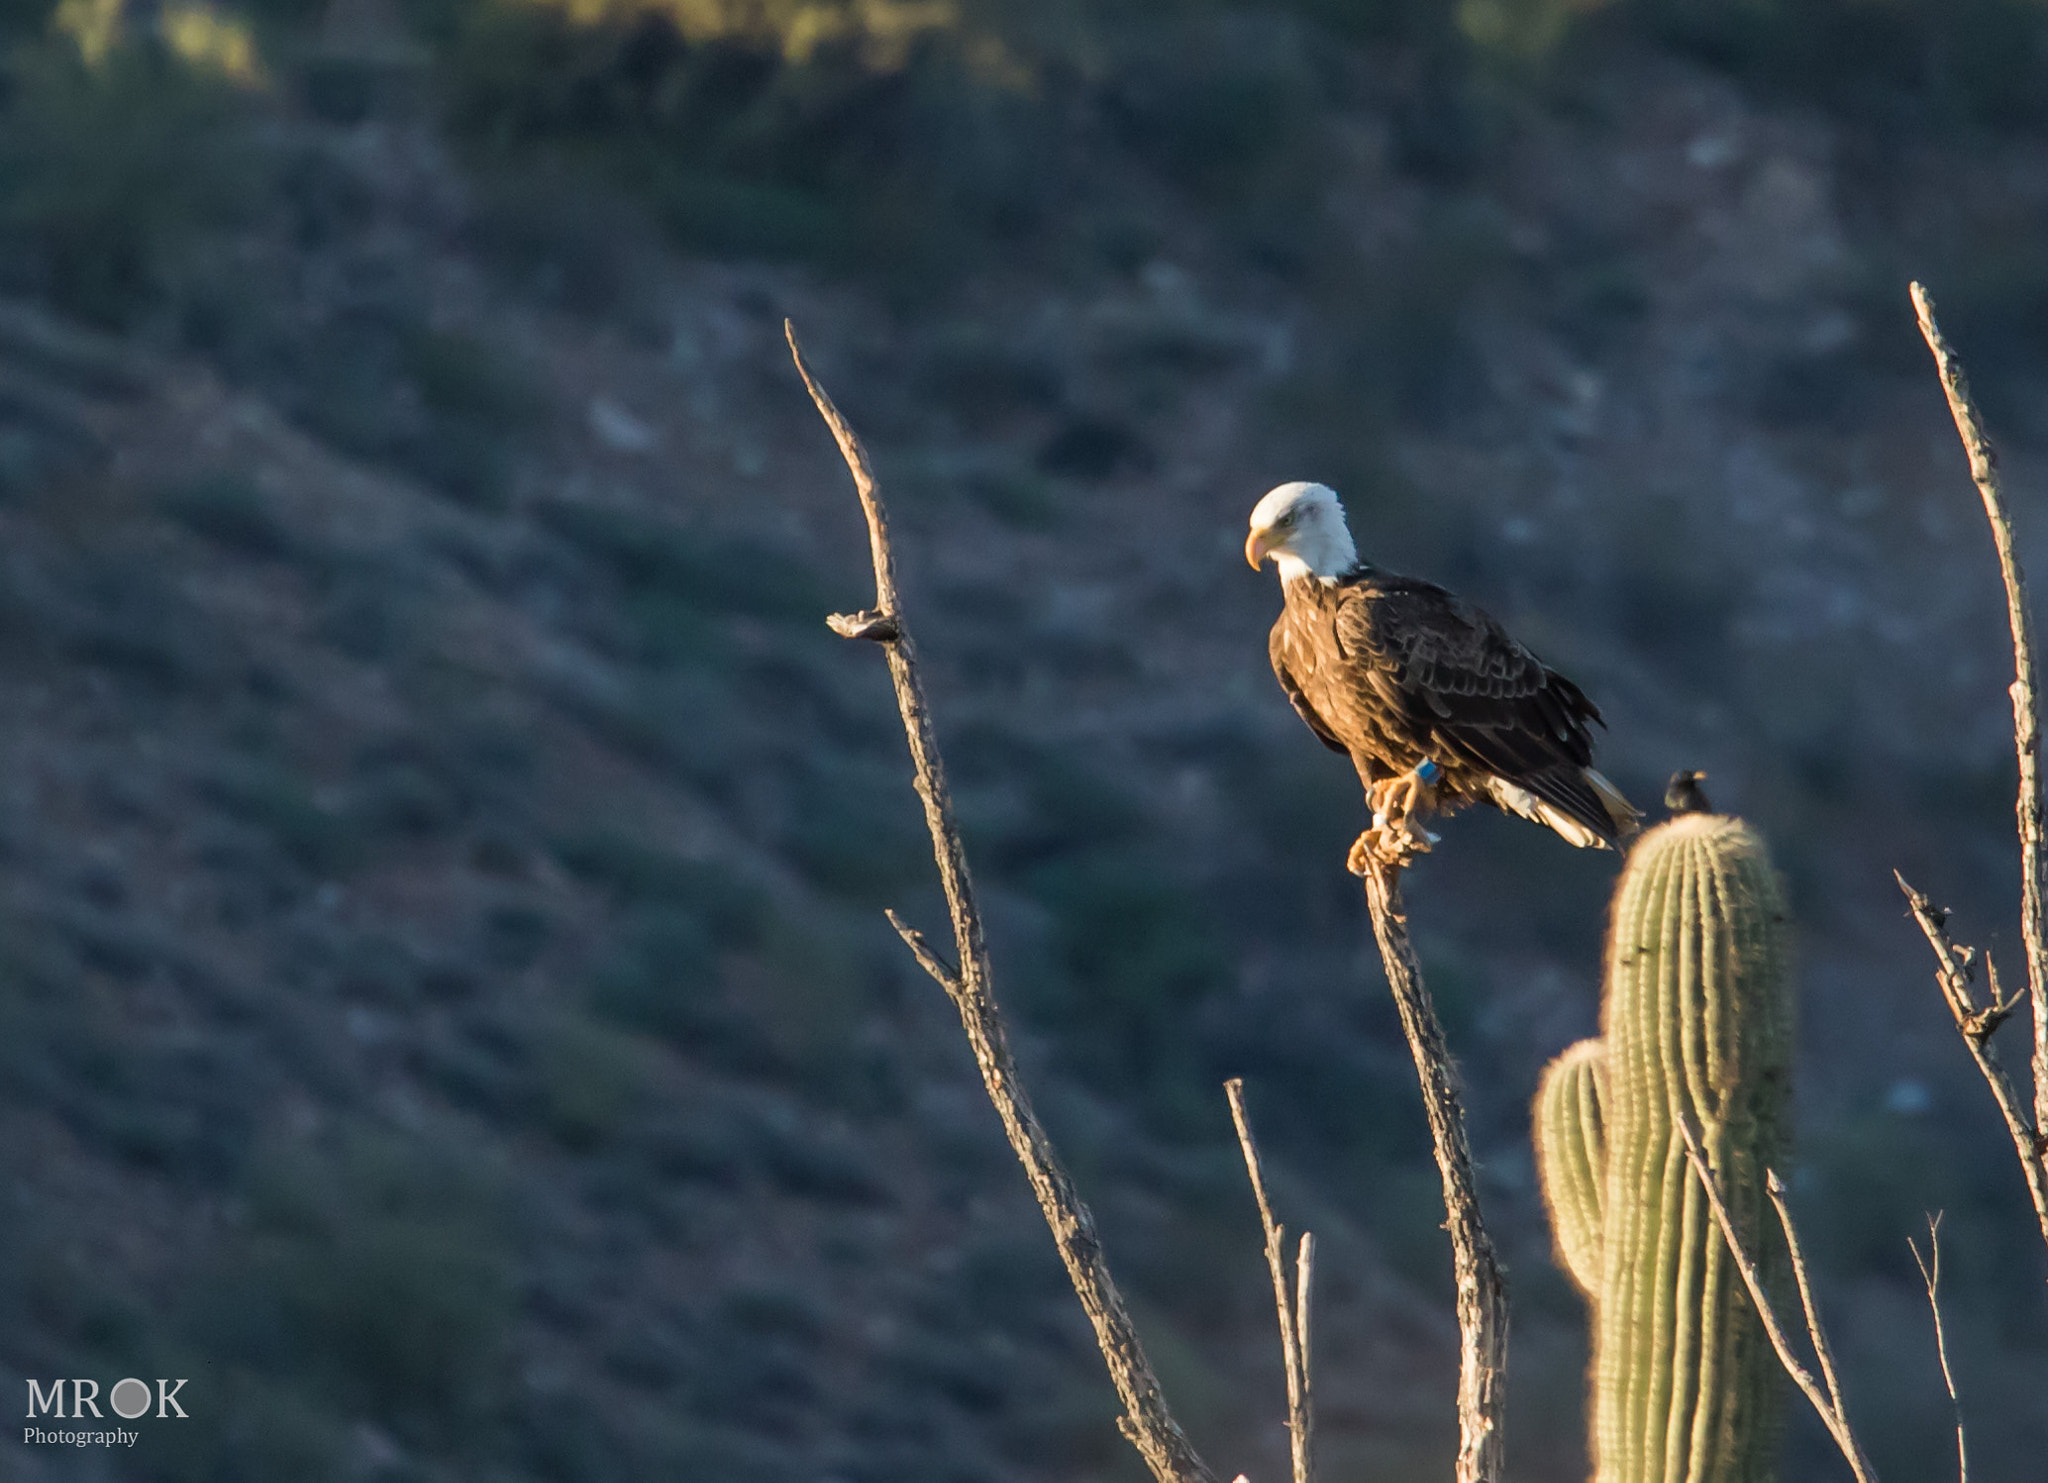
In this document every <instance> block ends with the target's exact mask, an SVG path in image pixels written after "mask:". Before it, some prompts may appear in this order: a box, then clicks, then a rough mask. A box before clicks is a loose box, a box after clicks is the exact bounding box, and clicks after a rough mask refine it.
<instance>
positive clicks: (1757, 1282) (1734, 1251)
mask: <svg viewBox="0 0 2048 1483" xmlns="http://www.w3.org/2000/svg"><path fill="white" fill-rule="evenodd" d="M1675 1121H1676V1123H1677V1127H1678V1132H1679V1136H1680V1137H1681V1138H1683V1139H1684V1140H1685V1156H1686V1158H1688V1159H1689V1160H1691V1162H1692V1169H1693V1173H1694V1174H1696V1175H1698V1176H1699V1181H1700V1187H1701V1188H1702V1189H1703V1190H1705V1191H1706V1195H1707V1204H1708V1206H1709V1207H1710V1208H1711V1209H1712V1210H1713V1212H1714V1223H1715V1224H1716V1225H1718V1226H1719V1227H1720V1228H1721V1239H1722V1240H1723V1241H1726V1242H1727V1243H1728V1254H1729V1256H1730V1257H1732V1258H1733V1259H1734V1261H1735V1270H1736V1271H1737V1272H1739V1273H1740V1274H1741V1275H1742V1285H1743V1286H1744V1287H1746V1288H1748V1289H1749V1300H1750V1302H1751V1303H1752V1304H1754V1305H1755V1307H1756V1316H1757V1317H1758V1318H1759V1319H1760V1320H1762V1322H1763V1326H1764V1333H1765V1334H1766V1335H1767V1336H1768V1337H1769V1338H1770V1341H1771V1348H1772V1349H1774V1350H1776V1351H1777V1354H1778V1363H1779V1364H1781V1365H1783V1366H1784V1367H1785V1373H1786V1374H1788V1375H1790V1376H1791V1377H1792V1383H1793V1384H1794V1385H1797V1386H1798V1387H1799V1390H1800V1393H1801V1394H1803V1395H1804V1396H1805V1397H1806V1399H1807V1401H1808V1402H1809V1403H1810V1404H1811V1405H1812V1406H1813V1409H1814V1412H1815V1414H1816V1415H1818V1416H1819V1417H1820V1421H1821V1425H1822V1426H1824V1427H1826V1428H1827V1431H1828V1435H1829V1436H1830V1437H1832V1438H1834V1442H1835V1446H1836V1447H1838V1448H1840V1449H1841V1453H1842V1456H1843V1458H1844V1459H1846V1460H1847V1462H1848V1464H1849V1471H1850V1472H1852V1473H1854V1474H1855V1475H1856V1480H1857V1483H1877V1474H1876V1473H1874V1472H1873V1471H1871V1467H1870V1459H1869V1458H1867V1457H1865V1456H1864V1455H1863V1448H1862V1446H1861V1445H1860V1444H1859V1443H1858V1442H1857V1440H1856V1435H1855V1433H1854V1432H1852V1431H1851V1430H1850V1429H1849V1418H1848V1416H1847V1415H1846V1414H1845V1413H1844V1412H1843V1411H1842V1408H1841V1401H1840V1394H1841V1388H1840V1386H1838V1385H1837V1384H1836V1383H1835V1374H1834V1357H1833V1355H1832V1354H1831V1353H1830V1352H1829V1350H1828V1347H1827V1339H1826V1337H1825V1335H1824V1334H1823V1333H1822V1331H1821V1325H1820V1315H1819V1314H1818V1313H1816V1312H1815V1311H1814V1308H1813V1303H1812V1295H1811V1293H1810V1292H1809V1291H1808V1289H1807V1286H1806V1276H1805V1271H1804V1267H1805V1263H1804V1261H1803V1260H1801V1259H1800V1258H1798V1257H1797V1255H1796V1253H1797V1251H1798V1239H1797V1237H1795V1236H1794V1235H1793V1232H1792V1217H1791V1216H1790V1215H1789V1214H1788V1213H1787V1212H1786V1209H1785V1206H1784V1203H1783V1201H1782V1200H1781V1199H1779V1198H1778V1197H1777V1195H1776V1194H1775V1193H1774V1194H1773V1197H1772V1203H1773V1204H1775V1205H1776V1206H1777V1207H1778V1220H1779V1222H1780V1223H1781V1224H1782V1225H1783V1226H1784V1228H1785V1240H1786V1244H1787V1245H1788V1246H1789V1247H1791V1249H1792V1250H1793V1252H1794V1253H1795V1257H1794V1261H1793V1270H1794V1271H1795V1272H1797V1273H1798V1274H1799V1294H1800V1297H1801V1299H1802V1300H1803V1301H1804V1303H1805V1307H1806V1331H1807V1333H1808V1335H1809V1336H1810V1337H1811V1338H1812V1339H1813V1344H1814V1352H1815V1353H1816V1354H1818V1355H1819V1356H1821V1368H1822V1370H1823V1371H1824V1372H1825V1373H1826V1375H1827V1383H1828V1391H1829V1393H1828V1394H1823V1393H1822V1391H1821V1388H1820V1383H1819V1382H1818V1381H1816V1380H1815V1379H1814V1378H1813V1374H1812V1372H1811V1371H1809V1370H1808V1369H1807V1368H1806V1366H1805V1365H1803V1364H1801V1363H1800V1362H1799V1358H1798V1356H1797V1355H1795V1354H1794V1353H1793V1352H1792V1341H1791V1340H1790V1339H1789V1338H1787V1337H1786V1335H1785V1329H1784V1326H1783V1325H1782V1324H1780V1323H1779V1322H1778V1314H1777V1311H1776V1310H1775V1309H1774V1308H1772V1306H1771V1298H1770V1294H1769V1293H1767V1292H1766V1291H1765V1290H1764V1280H1763V1274H1762V1273H1760V1272H1759V1271H1758V1270H1757V1265H1756V1261H1755V1259H1754V1258H1752V1257H1751V1256H1750V1254H1749V1252H1748V1251H1747V1250H1746V1249H1744V1247H1743V1244H1742V1237H1741V1236H1740V1235H1739V1234H1737V1232H1736V1229H1735V1221H1734V1219H1733V1217H1731V1216H1730V1215H1729V1214H1728V1205H1727V1202H1726V1201H1725V1200H1723V1199H1722V1198H1721V1185H1720V1182H1719V1181H1718V1180H1716V1179H1715V1178H1714V1174H1713V1171H1712V1170H1711V1169H1709V1168H1708V1167H1707V1156H1706V1155H1705V1154H1704V1153H1703V1152H1701V1151H1700V1139H1699V1134H1698V1133H1697V1132H1695V1131H1694V1129H1693V1126H1692V1123H1691V1122H1690V1121H1689V1120H1688V1119H1686V1118H1683V1117H1680V1118H1677V1119H1675ZM1769 1180H1770V1183H1771V1184H1774V1185H1775V1184H1777V1182H1778V1181H1777V1176H1776V1175H1775V1174H1772V1175H1770V1176H1769ZM1831 1397H1832V1398H1831Z"/></svg>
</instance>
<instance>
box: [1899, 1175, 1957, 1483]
mask: <svg viewBox="0 0 2048 1483" xmlns="http://www.w3.org/2000/svg"><path fill="white" fill-rule="evenodd" d="M1906 1246H1907V1248H1908V1249H1909V1250H1911V1251H1912V1253H1913V1265H1915V1266H1916V1267H1918V1268H1919V1269H1920V1281H1921V1282H1922V1283H1923V1284H1924V1285H1925V1286H1926V1288H1927V1306H1928V1308H1929V1309H1930V1310H1931V1311H1932V1312H1933V1314H1934V1352H1935V1354H1936V1355H1937V1356H1939V1357H1940V1359H1941V1379H1942V1383H1943V1384H1944V1385H1946V1386H1947V1387H1948V1404H1949V1409H1950V1410H1952V1411H1954V1412H1955V1416H1956V1483H1970V1442H1969V1438H1968V1437H1966V1436H1965V1435H1964V1434H1963V1399H1962V1397H1961V1396H1959V1395H1958V1394H1956V1372H1955V1371H1954V1370H1952V1369H1950V1368H1949V1363H1948V1327H1947V1325H1946V1324H1944V1323H1943V1322H1942V1321H1941V1217H1940V1216H1939V1215H1930V1216H1928V1217H1927V1255H1926V1256H1924V1257H1923V1256H1922V1255H1920V1246H1919V1243H1917V1242H1916V1241H1914V1239H1913V1238H1912V1237H1911V1236H1908V1237H1907V1238H1906Z"/></svg>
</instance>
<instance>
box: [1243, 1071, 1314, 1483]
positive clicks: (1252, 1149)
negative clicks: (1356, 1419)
mask: <svg viewBox="0 0 2048 1483" xmlns="http://www.w3.org/2000/svg"><path fill="white" fill-rule="evenodd" d="M1223 1094H1224V1096H1226V1097H1227V1098H1229V1099H1230V1120H1231V1121H1232V1122H1234V1123H1236V1124H1237V1146H1238V1147H1239V1148H1241V1149H1242V1150H1244V1167H1245V1172H1246V1173H1247V1174H1249V1175H1250V1176H1251V1181H1252V1197H1253V1198H1254V1199H1256V1200H1257V1201H1258V1202H1259V1224H1260V1225H1261V1226H1262V1227H1264V1228H1265V1232H1266V1266H1267V1267H1268V1268H1269V1269H1270V1270H1271V1271H1272V1274H1273V1306H1274V1307H1275V1308H1277V1309H1278V1310H1279V1313H1280V1358H1281V1362H1282V1363H1283V1364H1284V1365H1285V1366H1286V1367H1287V1436H1288V1440H1289V1442H1290V1443H1291V1444H1292V1451H1293V1454H1294V1483H1309V1480H1310V1479H1311V1477H1312V1476H1313V1475H1314V1471H1315V1464H1314V1448H1313V1442H1314V1434H1313V1432H1312V1431H1311V1429H1310V1417H1309V1380H1308V1294H1309V1281H1310V1274H1311V1273H1312V1272H1313V1270H1314V1264H1315V1238H1314V1237H1313V1236H1311V1235H1309V1234H1308V1233H1307V1232H1303V1233H1302V1237H1301V1254H1300V1255H1299V1256H1298V1257H1297V1258H1296V1259H1295V1264H1294V1278H1295V1292H1294V1297H1293V1300H1292V1301H1290V1300H1289V1296H1288V1291H1287V1256H1286V1253H1285V1251H1284V1250H1283V1249H1282V1246H1281V1238H1282V1236H1283V1235H1284V1234H1285V1230H1286V1228H1285V1227H1283V1226H1281V1225H1278V1224H1276V1223H1275V1221H1274V1220H1273V1207H1272V1205H1271V1204H1269V1203H1268V1202H1267V1200H1266V1179H1265V1174H1264V1171H1263V1170H1262V1169H1261V1168H1260V1165H1259V1145H1258V1142H1257V1140H1255V1139H1254V1138H1253V1137H1252V1124H1251V1119H1250V1118H1249V1117H1248V1116H1246V1114H1245V1110H1244V1079H1243V1078H1242V1077H1237V1076H1233V1077H1231V1078H1230V1080H1228V1081H1226V1082H1224V1083H1223Z"/></svg>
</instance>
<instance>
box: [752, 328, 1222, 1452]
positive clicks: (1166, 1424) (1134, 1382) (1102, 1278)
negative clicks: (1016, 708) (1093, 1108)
mask: <svg viewBox="0 0 2048 1483" xmlns="http://www.w3.org/2000/svg"><path fill="white" fill-rule="evenodd" d="M783 331H784V333H785V334H786V335H787V336H788V339H789V351H790V355H791V356H792V357H793V358H794V359H795V361H796V368H797V373H798V374H799V375H801V376H802V377H803V380H804V385H805V387H806V388H808V389H809V391H810V394H811V400H812V401H813V402H814V403H816V405H817V408H818V414H819V415H820V416H821V417H823V418H824V419H825V425H826V426H827V427H829V428H830V429H831V430H832V436H833V438H834V440H836V441H837V442H838V444H839V451H840V454H841V455H842V456H843V457H844V458H845V460H846V466H847V468H848V469H850V470H851V471H852V473H853V484H854V489H855V491H856V492H857V493H858V494H859V495H860V502H861V508H862V510H863V511H864V512H865V513H866V515H867V525H868V545H869V548H870V552H871V554H872V555H873V557H874V565H875V606H874V607H873V609H871V610H870V611H868V612H865V613H855V614H835V615H834V616H833V617H832V618H831V619H830V620H828V621H829V622H830V625H831V627H832V629H833V631H834V632H835V633H838V634H841V635H843V636H845V637H848V638H863V639H869V640H872V641H874V642H877V643H879V644H881V645H882V648H883V651H884V653H886V654H887V655H888V659H889V676H890V678H891V679H892V680H893V681H894V682H895V686H896V706H897V709H898V710H899V711H901V712H902V714H903V731H904V735H905V736H906V737H907V738H908V740H909V743H910V758H911V763H912V765H913V767H914V769H915V773H916V778H915V786H916V788H917V794H918V797H919V798H921V799H922V800H923V801H924V816H925V824H926V826H927V827H928V828H929V829H930V831H931V837H932V854H933V856H934V858H935V859H936V860H937V861H938V867H939V882H940V884H941V885H942V886H944V888H945V892H946V904H947V906H948V907H949V908H950V910H951V913H952V919H953V941H954V945H955V949H956V951H957V953H958V955H959V960H960V967H959V970H958V971H957V972H954V971H952V970H950V969H948V968H947V967H946V966H945V964H944V963H942V962H941V961H940V960H939V958H938V955H937V954H936V953H934V952H932V950H931V949H930V947H929V946H928V945H926V944H925V943H924V941H923V938H922V937H921V936H919V935H918V934H917V933H915V932H914V931H912V930H911V929H909V928H907V927H906V926H905V925H904V924H903V923H902V922H901V921H900V920H898V919H896V918H895V916H894V915H893V914H892V915H891V918H890V921H891V925H893V926H894V927H895V928H896V930H897V931H898V932H899V933H901V934H902V935H903V937H904V940H905V941H906V942H907V943H908V944H909V946H910V949H911V951H912V952H913V953H914V954H916V956H917V960H918V962H919V963H920V964H921V965H923V967H924V969H925V971H926V972H927V973H929V974H931V976H932V977H933V978H934V979H936V980H937V981H938V983H939V986H940V987H941V988H943V989H945V991H946V993H947V994H948V995H949V996H950V997H951V998H952V1000H953V1004H954V1007H955V1008H957V1009H958V1010H959V1012H960V1023H961V1025H962V1026H963V1027H965V1029H966V1031H967V1039H968V1043H969V1044H970V1045H972V1046H973V1048H974V1059H975V1062H976V1064H977V1065H978V1066H979V1067H980V1068H981V1079H982V1084H983V1085H984V1086H986V1087H987V1089H988V1096H989V1101H991V1102H992V1103H994V1104H995V1109H996V1113H997V1115H998V1116H999V1117H1000V1118H1001V1119H1002V1123H1003V1131H1004V1132H1005V1133H1006V1134H1007V1135H1008V1136H1009V1140H1010V1147H1011V1148H1012V1149H1013V1150H1015V1152H1016V1155H1017V1159H1018V1162H1019V1163H1021V1164H1023V1166H1024V1173H1025V1176H1026V1178H1028V1179H1029V1180H1030V1182H1031V1190H1032V1193H1033V1194H1035V1195H1036V1196H1037V1197H1038V1203H1039V1207H1040V1208H1041V1209H1042V1210H1043V1211H1044V1212H1045V1220H1046V1224H1047V1225H1048V1226H1050V1227H1051V1228H1052V1235H1053V1241H1054V1243H1055V1244H1056V1245H1057V1246H1058V1248H1059V1253H1060V1260H1061V1261H1062V1262H1064V1263H1065V1264H1066V1268H1067V1276H1068V1278H1069V1280H1071V1281H1072V1283H1073V1285H1074V1292H1075V1294H1076V1295H1077V1296H1078V1297H1079V1298H1080V1299H1081V1307H1082V1308H1083V1309H1084V1310H1085V1311H1086V1312H1087V1314H1088V1321H1089V1323H1090V1324H1092V1325H1093V1326H1094V1329H1095V1341H1096V1343H1097V1344H1098V1345H1099V1346H1100V1347H1101V1349H1102V1357H1103V1360H1104V1361H1105V1362H1106V1363H1107V1364H1108V1366H1109V1376H1110V1379H1111V1381H1112V1382H1113V1383H1114V1384H1115V1385H1116V1389H1117V1395H1118V1396H1119V1398H1121V1400H1122V1401H1123V1405H1124V1415H1123V1416H1122V1417H1120V1418H1118V1421H1117V1426H1118V1429H1119V1430H1120V1431H1122V1432H1123V1434H1124V1436H1125V1437H1126V1438H1128V1439H1129V1440H1130V1443H1131V1445H1132V1446H1133V1447H1135V1448H1137V1449H1138V1453H1139V1455H1140V1456H1141V1457H1143V1458H1144V1459H1145V1465H1146V1466H1147V1467H1149V1468H1150V1469H1151V1470H1152V1475H1153V1476H1154V1477H1155V1478H1157V1479H1159V1480H1160V1483H1214V1475H1213V1474H1212V1473H1211V1472H1210V1471H1209V1469H1208V1468H1207V1467H1206V1466H1205V1465H1204V1464H1203V1462H1202V1460H1201V1458H1200V1457H1199V1456H1197V1455H1196V1453H1195V1449H1194V1447H1193V1446H1192V1445H1191V1444H1190V1443H1189V1442H1188V1439H1187V1437H1186V1436H1185V1435H1184V1434H1183V1433H1182V1431H1181V1429H1180V1426H1179V1425H1178V1424H1177V1423H1176V1422H1175V1421H1174V1419H1173V1416H1172V1414H1171V1413H1170V1412H1169V1411H1168V1410H1167V1407H1166V1398H1165V1396H1164V1395H1162V1394H1161V1392H1160V1389H1159V1380H1158V1377H1157V1376H1155V1375H1154V1374H1153V1372H1152V1366H1151V1364H1150V1362H1149V1361H1148V1360H1147V1359H1146V1358H1145V1351H1144V1348H1143V1346H1142V1345H1140V1344H1139V1342H1138V1335H1137V1330H1136V1329H1135V1328H1133V1326H1132V1324H1131V1318H1130V1314H1129V1313H1128V1312H1127V1311H1126V1310H1125V1308H1124V1302H1123V1298H1122V1296H1121V1295H1120V1294H1119V1293H1118V1292H1117V1289H1116V1284H1115V1282H1114V1281H1112V1280H1111V1278H1110V1275H1109V1267H1108V1265H1107V1263H1106V1262H1105V1261H1104V1260H1103V1255H1102V1245H1101V1242H1100V1240H1099V1239H1098V1238H1097V1236H1096V1234H1095V1219H1094V1217H1093V1216H1092V1215H1090V1214H1089V1212H1088V1207H1087V1206H1086V1205H1084V1204H1083V1203H1082V1202H1081V1197H1080V1195H1079V1194H1078V1193H1077V1192H1076V1190H1075V1189H1074V1183H1073V1180H1072V1179H1071V1178H1069V1177H1068V1175H1067V1171H1066V1168H1065V1166H1064V1165H1062V1164H1061V1162H1060V1159H1059V1155H1058V1154H1057V1153H1056V1152H1054V1150H1053V1146H1052V1142H1051V1140H1050V1139H1048V1138H1047V1137H1046V1134H1045V1129H1044V1128H1043V1127H1042V1126H1041V1125H1040V1123H1039V1121H1038V1116H1037V1114H1036V1113H1035V1112H1033V1111H1032V1108H1031V1100H1030V1097H1029V1096H1028V1095H1027V1094H1026V1092H1025V1089H1024V1082H1023V1078H1022V1077H1021V1076H1019V1074H1018V1072H1017V1063H1016V1060H1015V1058H1014V1057H1013V1056H1012V1055H1011V1053H1010V1045H1009V1037H1008V1034H1007V1033H1006V1031H1005V1030H1004V1027H1003V1018H1002V1012H1001V1010H1000V1009H999V1008H998V1007H997V1005H996V1000H995V994H994V991H993V989H992V987H991V978H990V972H989V960H988V946H987V944H986V942H985V941H984V940H983V937H982V929H981V913H980V911H979V909H978V908H977V907H976V905H975V899H974V883H973V880H972V878H971V877H970V876H969V875H968V872H967V854H966V850H965V849H964V848H963V846H962V845H961V842H960V830H959V826H958V824H957V823H956V822H955V820H954V817H953V801H952V795H951V794H950V793H949V792H948V791H947V788H946V773H945V768H944V765H943V764H942V763H941V761H940V758H939V747H938V742H937V740H936V738H935V737H934V736H933V733H932V722H931V712H930V709H929V707H928V706H927V705H926V702H925V697H924V689H923V687H922V686H921V685H920V684H919V682H918V676H917V650H916V648H915V646H914V645H913V644H912V643H911V641H910V630H909V627H908V626H907V625H906V624H905V622H904V620H903V612H902V609H901V607H900V605H899V602H898V599H897V594H896V561H895V556H894V553H893V552H892V551H891V549H890V546H889V519H888V514H887V512H886V511H885V510H884V509H883V507H882V500H881V495H880V493H879V492H878V490H877V489H876V487H875V476H874V470H873V468H872V467H871V466H870V464H869V463H868V456H867V450H866V449H865V448H863V447H862V446H861V441H860V439H859V437H858V436H856V435H855V433H854V431H853V429H852V428H851V427H849V426H848V425H847V422H846V419H845V418H844V417H842V416H840V414H839V409H838V408H837V407H835V406H834V405H833V404H832V399H831V398H830V397H829V396H827V395H826V394H825V390H824V388H823V387H821V386H820V385H819V384H818V381H817V378H816V377H815V376H813V375H812V374H811V368H810V367H809V366H808V365H807V364H805V362H804V356H803V351H802V349H801V348H800V347H799V346H798V344H797V338H796V329H795V327H794V326H793V325H791V324H790V323H789V322H788V321H787V320H785V321H783Z"/></svg>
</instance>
